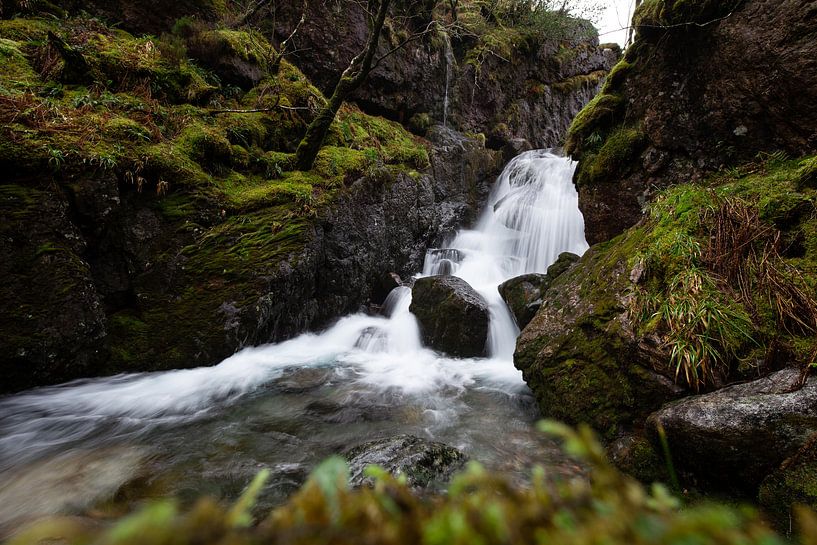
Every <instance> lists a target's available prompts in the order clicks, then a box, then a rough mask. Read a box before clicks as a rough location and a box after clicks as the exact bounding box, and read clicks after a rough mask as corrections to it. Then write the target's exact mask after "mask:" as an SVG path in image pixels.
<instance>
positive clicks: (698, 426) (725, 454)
mask: <svg viewBox="0 0 817 545" xmlns="http://www.w3.org/2000/svg"><path fill="white" fill-rule="evenodd" d="M800 373H801V372H800V370H799V369H784V370H782V371H778V372H776V373H773V374H771V375H769V376H767V377H765V378H763V379H760V380H756V381H753V382H749V383H746V384H738V385H736V386H731V387H728V388H724V389H722V390H718V391H716V392H712V393H709V394H704V395H700V396H695V397H689V398H686V399H682V400H680V401H677V402H674V403H671V404H669V405H667V406H665V407H663V408H661V409H660V410H659V411H657V412H655V413H654V414H652V415H651V416H650V417H649V419H648V421H647V431H648V433H649V435H650V436H651V439H652V440H653V442H654V443H655V444H657V443H658V431H659V426H661V427H663V429H664V432H665V433H666V438H667V441H668V444H669V449H670V453H671V455H672V457H673V461H674V463H675V465H676V466H677V467H678V468H679V469H680V470H682V471H686V472H689V473H692V474H693V475H694V476H696V477H698V478H700V479H703V480H705V481H707V482H711V483H712V484H713V485H722V486H724V487H726V488H730V489H731V488H740V489H746V490H754V489H755V487H757V485H758V484H760V481H761V480H762V479H763V478H764V477H765V476H766V475H768V474H769V473H771V472H772V471H774V470H775V469H776V468H777V467H779V466H780V464H781V463H782V462H783V461H784V460H785V459H786V458H788V457H790V456H792V455H794V454H795V453H796V452H797V451H798V450H799V449H800V448H801V447H802V446H803V444H804V443H805V442H806V440H807V439H808V438H809V436H811V435H812V434H814V433H815V432H817V378H814V377H811V378H809V379H808V380H807V381H806V383H805V385H803V386H802V387H801V386H800V380H801V374H800Z"/></svg>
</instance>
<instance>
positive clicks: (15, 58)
mask: <svg viewBox="0 0 817 545" xmlns="http://www.w3.org/2000/svg"><path fill="white" fill-rule="evenodd" d="M0 75H1V77H2V82H3V87H0V92H2V89H3V88H5V89H8V90H18V89H26V88H28V87H29V86H31V85H32V83H34V82H37V80H38V79H39V78H38V76H37V74H35V72H34V70H33V69H32V68H31V65H30V64H29V63H28V60H27V59H26V57H25V55H23V53H22V52H21V51H20V43H19V42H15V41H12V40H8V39H5V38H0Z"/></svg>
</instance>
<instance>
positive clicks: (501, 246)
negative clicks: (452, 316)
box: [423, 150, 588, 360]
mask: <svg viewBox="0 0 817 545" xmlns="http://www.w3.org/2000/svg"><path fill="white" fill-rule="evenodd" d="M575 168H576V164H575V163H574V162H573V161H571V160H570V159H566V158H563V157H559V156H557V155H554V154H553V153H551V152H550V151H546V150H535V151H528V152H525V153H523V154H521V155H519V156H518V157H516V158H515V159H513V160H512V161H511V162H510V163H508V165H507V166H506V167H505V169H504V171H503V172H502V174H501V175H500V176H499V179H498V180H497V183H496V186H495V187H494V190H493V192H492V194H491V197H490V199H489V201H488V204H487V206H486V207H485V210H484V211H483V212H482V216H481V217H480V219H479V222H478V223H477V226H476V227H475V228H474V229H473V230H463V231H460V232H459V233H457V235H456V237H455V238H454V240H453V242H452V243H451V244H450V245H449V248H447V249H433V250H430V251H429V252H428V253H427V255H426V260H425V266H424V269H423V275H426V276H427V275H435V274H453V275H455V276H459V277H460V278H462V279H463V280H465V281H466V282H468V283H469V284H471V286H472V287H473V288H474V289H475V290H477V291H478V292H479V293H480V294H481V295H482V296H483V297H484V298H485V299H486V300H487V301H488V304H489V306H490V312H491V326H490V330H489V338H488V349H489V353H490V355H491V356H492V357H497V358H501V359H504V360H510V359H512V358H513V351H514V346H515V344H516V337H517V335H518V334H519V331H518V329H517V327H516V325H515V323H514V321H513V318H512V317H511V315H510V312H509V311H508V308H507V307H506V305H505V303H504V301H502V298H501V297H500V296H499V292H498V290H497V288H498V286H499V285H500V284H501V283H503V282H504V281H506V280H508V279H510V278H513V277H514V276H519V275H521V274H526V273H531V272H544V271H546V270H547V268H548V266H550V265H551V264H552V263H553V262H555V261H556V259H557V258H558V257H559V254H561V253H562V252H572V253H575V254H579V255H581V254H583V253H584V252H585V251H586V250H587V247H588V246H587V241H586V240H585V238H584V218H583V217H582V214H581V212H580V211H579V196H578V193H577V192H576V189H575V187H574V186H573V172H574V170H575Z"/></svg>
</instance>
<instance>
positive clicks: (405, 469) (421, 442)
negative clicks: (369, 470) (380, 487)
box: [346, 435, 467, 488]
mask: <svg viewBox="0 0 817 545" xmlns="http://www.w3.org/2000/svg"><path fill="white" fill-rule="evenodd" d="M346 459H347V460H348V461H349V470H350V475H351V478H350V483H351V484H352V486H364V485H369V484H371V483H372V481H371V479H370V478H368V477H366V476H365V475H364V470H365V469H366V467H367V466H369V465H372V464H376V465H379V466H380V467H382V468H383V469H385V470H386V471H388V472H389V473H391V474H392V475H394V476H398V475H405V476H406V479H407V481H408V485H409V486H411V487H413V488H430V487H434V486H435V485H441V484H444V483H446V482H447V481H448V480H449V479H450V478H451V475H452V474H453V473H454V472H455V471H457V470H458V469H460V468H461V467H462V466H463V465H464V464H465V461H466V459H467V457H466V456H465V454H463V453H462V452H461V451H460V450H458V449H456V448H454V447H450V446H448V445H445V444H443V443H437V442H434V441H427V440H425V439H420V438H419V437H415V436H413V435H398V436H396V437H389V438H388V439H378V440H376V441H371V442H368V443H364V444H362V445H359V446H357V447H354V448H352V449H351V450H349V451H348V452H347V453H346Z"/></svg>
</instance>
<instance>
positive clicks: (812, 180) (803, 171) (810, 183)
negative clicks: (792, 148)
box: [797, 157, 817, 190]
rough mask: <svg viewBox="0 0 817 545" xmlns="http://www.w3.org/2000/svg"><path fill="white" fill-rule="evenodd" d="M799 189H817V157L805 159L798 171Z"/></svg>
mask: <svg viewBox="0 0 817 545" xmlns="http://www.w3.org/2000/svg"><path fill="white" fill-rule="evenodd" d="M797 189H799V190H803V189H817V157H813V158H811V159H807V160H805V161H803V163H802V166H801V167H800V171H799V172H798V173H797Z"/></svg>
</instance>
